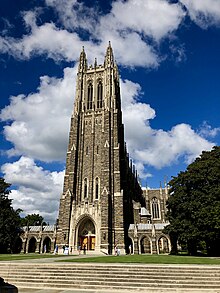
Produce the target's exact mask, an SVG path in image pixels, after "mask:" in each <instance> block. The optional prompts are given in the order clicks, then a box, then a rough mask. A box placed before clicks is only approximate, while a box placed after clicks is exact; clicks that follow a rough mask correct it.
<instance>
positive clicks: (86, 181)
mask: <svg viewBox="0 0 220 293" xmlns="http://www.w3.org/2000/svg"><path fill="white" fill-rule="evenodd" d="M87 197H88V179H87V178H85V179H84V198H87Z"/></svg>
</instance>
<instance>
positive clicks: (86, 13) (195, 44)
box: [0, 0, 220, 222]
mask: <svg viewBox="0 0 220 293" xmlns="http://www.w3.org/2000/svg"><path fill="white" fill-rule="evenodd" d="M0 29H1V30H0V31H1V35H0V92H1V99H0V107H1V112H0V119H1V124H0V127H1V128H0V129H1V133H0V138H1V158H0V166H1V176H4V178H5V179H6V181H7V182H10V183H12V193H11V197H12V198H13V204H14V207H15V208H18V207H19V208H22V209H23V210H24V214H25V213H40V214H42V215H43V216H44V217H45V219H46V220H47V221H50V222H54V221H55V219H56V217H57V211H58V205H59V197H60V194H61V192H62V184H63V174H64V173H63V170H64V168H65V155H66V148H67V140H68V130H69V121H70V115H71V111H72V107H73V102H74V94H75V77H76V70H77V61H78V58H79V54H80V51H81V48H82V46H84V47H85V51H86V54H87V58H88V60H89V63H90V64H91V63H93V62H94V58H95V57H97V58H98V63H100V64H101V63H102V62H103V58H104V55H105V51H106V47H107V45H108V41H111V44H112V47H113V50H114V56H115V59H116V61H117V64H118V66H119V71H120V76H121V94H122V108H123V121H124V124H125V136H126V142H127V147H128V151H129V153H130V156H131V157H132V158H133V160H134V162H135V164H136V166H137V169H138V171H139V174H140V178H141V182H142V185H143V186H146V185H147V186H148V187H150V188H157V187H159V186H160V182H161V184H162V185H164V180H167V181H169V180H170V179H171V176H176V175H177V174H178V172H180V171H182V170H185V168H186V166H187V164H189V163H190V162H192V161H193V160H194V159H195V158H196V157H197V156H198V155H199V154H200V153H201V152H202V151H203V150H210V149H211V148H212V146H214V145H219V144H220V125H219V108H220V105H219V104H220V99H219V98H220V97H219V96H220V94H219V93H220V74H219V68H220V1H219V0H179V1H168V0H127V1H120V0H116V1H113V2H112V1H98V0H97V1H88V0H84V1H77V0H63V1H60V0H41V1H36V0H32V1H30V0H22V1H21V0H17V1H14V0H8V1H1V3H0Z"/></svg>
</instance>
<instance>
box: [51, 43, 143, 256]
mask: <svg viewBox="0 0 220 293" xmlns="http://www.w3.org/2000/svg"><path fill="white" fill-rule="evenodd" d="M135 198H139V199H142V192H141V187H140V185H139V184H138V180H137V174H136V172H135V171H134V170H133V166H131V163H130V162H129V158H128V154H127V151H126V147H125V142H124V127H123V124H122V112H121V98H120V86H119V72H118V68H117V65H116V62H115V60H114V57H113V51H112V47H111V44H110V43H109V45H108V48H107V50H106V55H105V59H104V64H102V65H97V62H96V60H95V63H94V65H93V66H88V65H87V58H86V53H85V51H84V48H83V49H82V52H81V54H80V59H79V66H78V73H77V82H76V94H75V102H74V109H73V113H72V117H71V125H70V132H69V145H68V150H67V158H66V171H65V177H64V187H63V194H62V196H61V199H60V209H59V223H58V230H57V244H58V245H59V246H60V247H61V246H62V245H65V244H68V245H69V247H70V249H71V250H73V251H74V250H77V247H78V246H81V247H84V246H85V247H86V250H95V251H97V252H99V251H102V252H105V253H109V254H111V253H112V250H113V248H114V245H117V246H118V247H119V248H120V249H121V251H122V253H123V251H125V250H126V249H127V237H128V227H129V224H130V223H133V210H132V200H133V199H135Z"/></svg>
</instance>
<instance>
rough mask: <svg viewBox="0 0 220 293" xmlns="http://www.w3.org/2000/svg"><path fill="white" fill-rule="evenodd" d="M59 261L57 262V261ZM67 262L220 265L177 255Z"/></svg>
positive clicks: (203, 259)
mask: <svg viewBox="0 0 220 293" xmlns="http://www.w3.org/2000/svg"><path fill="white" fill-rule="evenodd" d="M58 261H59V260H58ZM64 261H67V262H96V263H140V264H210V265H220V258H211V257H193V256H178V255H143V254H142V255H121V256H98V257H88V258H80V257H77V258H76V257H75V258H74V259H71V258H68V259H66V260H64Z"/></svg>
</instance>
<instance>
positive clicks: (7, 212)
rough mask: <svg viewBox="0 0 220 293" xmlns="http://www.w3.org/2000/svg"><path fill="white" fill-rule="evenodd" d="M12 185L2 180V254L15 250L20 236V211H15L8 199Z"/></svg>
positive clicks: (0, 222)
mask: <svg viewBox="0 0 220 293" xmlns="http://www.w3.org/2000/svg"><path fill="white" fill-rule="evenodd" d="M9 187H10V184H8V183H6V182H5V180H4V179H3V178H0V253H6V252H10V251H11V250H13V246H14V243H15V240H16V238H17V237H18V235H19V224H20V216H19V213H20V212H21V210H20V209H18V210H14V209H13V207H12V205H11V204H12V200H11V199H9V198H8V195H9V193H10V190H9Z"/></svg>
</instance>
